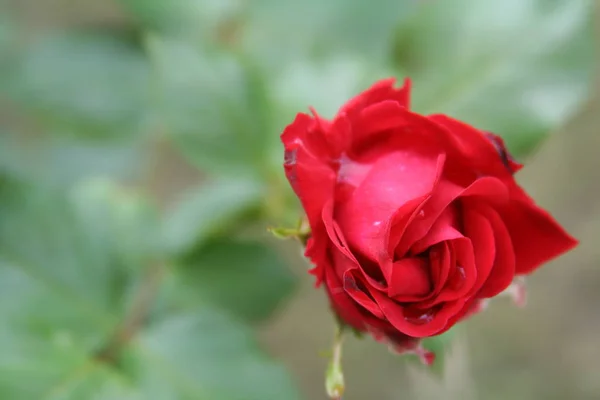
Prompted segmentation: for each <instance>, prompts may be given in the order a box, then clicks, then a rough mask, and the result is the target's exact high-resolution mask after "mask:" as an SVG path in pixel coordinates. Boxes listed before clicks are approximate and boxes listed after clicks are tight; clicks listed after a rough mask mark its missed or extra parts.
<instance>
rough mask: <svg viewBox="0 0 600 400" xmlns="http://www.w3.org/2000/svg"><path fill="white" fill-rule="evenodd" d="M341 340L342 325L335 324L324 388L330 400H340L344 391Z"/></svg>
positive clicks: (342, 337)
mask: <svg viewBox="0 0 600 400" xmlns="http://www.w3.org/2000/svg"><path fill="white" fill-rule="evenodd" d="M343 339H344V325H342V324H341V323H337V324H336V328H335V334H334V337H333V348H332V354H331V360H330V361H329V366H328V367H327V374H326V377H325V388H326V390H327V395H328V396H329V397H330V398H331V399H332V400H342V395H343V394H344V389H345V383H344V373H343V371H342V345H343Z"/></svg>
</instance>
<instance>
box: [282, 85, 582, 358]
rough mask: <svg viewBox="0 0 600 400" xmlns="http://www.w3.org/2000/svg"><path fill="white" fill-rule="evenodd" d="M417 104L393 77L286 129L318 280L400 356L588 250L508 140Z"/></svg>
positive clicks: (351, 317) (341, 311)
mask: <svg viewBox="0 0 600 400" xmlns="http://www.w3.org/2000/svg"><path fill="white" fill-rule="evenodd" d="M409 98H410V81H408V80H406V81H405V82H404V85H403V87H401V88H399V89H397V88H395V87H394V79H388V80H383V81H380V82H377V83H376V84H375V85H373V86H372V87H371V88H370V89H368V90H366V91H365V92H363V93H361V94H359V95H358V96H356V97H355V98H353V99H351V100H350V101H348V102H347V103H346V104H345V105H344V106H343V107H342V108H341V109H340V110H339V111H338V113H337V115H336V116H335V117H334V118H333V120H331V121H330V120H326V119H324V118H321V117H320V116H318V115H317V114H316V112H313V113H312V116H311V115H307V114H298V115H297V117H296V119H295V120H294V121H293V122H292V123H291V124H290V125H289V126H287V127H286V128H285V130H284V132H283V134H282V135H281V140H282V141H283V144H284V146H285V162H284V167H285V172H286V176H287V179H288V180H289V182H290V184H291V186H292V188H293V190H294V191H295V193H296V195H297V196H298V198H299V199H300V201H301V203H302V206H303V208H304V210H305V212H306V217H307V219H308V222H309V224H310V228H311V234H310V237H309V239H308V242H307V246H306V256H307V257H309V258H310V260H311V261H312V263H313V264H314V268H313V269H311V271H310V272H311V273H312V274H313V275H315V277H316V280H317V286H319V285H323V286H324V287H325V289H326V291H327V294H328V297H329V300H330V302H331V306H332V308H333V310H334V311H335V313H336V314H337V315H338V317H339V318H340V319H341V320H342V321H344V323H346V324H348V325H350V326H352V327H353V328H354V329H356V330H358V331H363V332H369V333H371V334H372V335H373V336H374V337H375V338H376V339H377V340H384V341H386V342H387V343H389V344H390V345H391V346H393V347H394V348H395V349H396V350H398V351H416V349H418V348H419V347H418V343H419V340H420V339H421V338H425V337H430V336H435V335H439V334H441V333H443V332H445V331H447V330H448V329H449V328H451V327H452V326H453V325H454V324H456V323H457V322H459V321H460V320H462V319H464V318H465V317H467V316H469V315H470V314H471V313H472V312H473V311H476V310H478V309H480V308H481V305H482V303H483V302H484V301H485V300H486V299H489V298H491V297H494V296H496V295H498V294H500V293H502V292H503V291H505V290H506V289H507V288H508V287H509V286H510V285H511V283H512V282H513V281H514V280H515V279H516V278H519V277H520V276H522V275H527V274H529V273H531V272H532V271H534V270H535V269H536V268H538V267H539V266H540V265H542V264H543V263H545V262H546V261H548V260H550V259H552V258H554V257H556V256H558V255H560V254H562V253H564V252H566V251H567V250H569V249H571V248H573V247H574V246H575V245H576V244H577V242H576V240H575V239H573V238H572V237H571V236H569V234H567V233H566V232H565V230H564V229H563V228H562V227H561V226H560V225H559V224H558V223H557V222H556V221H555V220H554V219H553V218H552V216H551V215H550V214H548V213H547V212H546V211H544V210H543V209H541V208H540V207H538V206H537V205H536V204H535V202H534V201H533V200H532V199H531V198H530V197H529V196H528V195H527V193H525V191H524V190H523V189H522V188H521V187H520V186H519V185H518V184H517V182H516V181H515V179H514V177H513V175H514V173H515V172H517V171H518V170H519V169H520V168H521V167H522V166H521V165H520V164H518V163H517V162H515V161H514V160H513V159H512V158H511V156H510V155H509V154H508V152H507V150H506V149H505V147H504V143H503V141H502V139H501V138H500V137H498V136H496V135H494V134H492V133H489V132H485V131H482V130H479V129H477V128H475V127H473V126H470V125H468V124H467V123H464V122H461V121H458V120H456V119H453V118H450V117H448V116H445V115H428V116H423V115H419V114H416V113H414V112H412V111H410V109H409Z"/></svg>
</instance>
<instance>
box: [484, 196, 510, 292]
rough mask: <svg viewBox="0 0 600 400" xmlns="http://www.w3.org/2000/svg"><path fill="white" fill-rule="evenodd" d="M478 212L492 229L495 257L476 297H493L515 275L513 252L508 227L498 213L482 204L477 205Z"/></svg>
mask: <svg viewBox="0 0 600 400" xmlns="http://www.w3.org/2000/svg"><path fill="white" fill-rule="evenodd" d="M479 212H480V213H481V214H482V215H484V216H485V217H486V218H487V219H488V221H489V222H490V225H491V227H492V230H493V231H494V241H495V247H496V252H495V254H496V257H495V259H494V266H493V267H492V270H491V272H490V274H489V276H488V277H487V279H486V280H485V283H484V284H483V286H482V288H481V289H480V290H479V292H478V293H477V297H494V296H496V295H497V294H499V293H501V292H502V291H503V290H504V289H506V288H507V287H508V285H510V284H511V282H512V281H513V278H514V276H515V252H514V249H513V244H512V240H511V236H510V234H509V232H508V229H507V228H506V225H505V224H504V221H503V220H502V218H500V216H499V215H498V213H497V212H496V211H495V210H494V209H492V208H491V207H489V206H487V205H484V204H481V205H479Z"/></svg>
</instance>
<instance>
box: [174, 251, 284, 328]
mask: <svg viewBox="0 0 600 400" xmlns="http://www.w3.org/2000/svg"><path fill="white" fill-rule="evenodd" d="M182 264H183V265H181V266H180V268H179V270H178V273H179V274H178V277H177V279H178V280H179V284H178V285H177V286H176V288H177V290H178V296H179V297H180V303H181V304H182V305H183V306H184V307H190V306H191V307H196V305H197V304H202V303H210V304H214V305H216V306H218V307H221V308H223V309H226V310H228V311H230V312H231V313H233V314H234V315H236V316H237V317H240V318H242V319H244V320H247V321H251V322H256V321H261V320H264V319H266V318H268V317H269V316H270V315H271V314H272V313H273V311H274V310H275V309H276V308H277V307H278V306H279V305H280V304H281V303H282V301H283V300H284V299H285V298H286V297H287V296H288V295H289V294H290V292H291V291H292V289H293V288H294V286H295V285H294V284H295V279H294V276H293V275H292V274H291V272H290V271H289V270H288V268H287V266H286V263H285V262H284V261H283V260H282V258H281V257H280V256H279V255H278V254H277V252H276V251H274V250H273V249H272V248H271V247H269V246H267V245H265V244H263V243H260V242H245V241H238V240H231V239H220V240H216V241H212V242H209V243H207V244H206V246H204V247H203V248H201V249H200V250H199V251H197V252H196V254H193V255H191V256H190V257H188V258H186V259H185V260H184V261H183V262H182Z"/></svg>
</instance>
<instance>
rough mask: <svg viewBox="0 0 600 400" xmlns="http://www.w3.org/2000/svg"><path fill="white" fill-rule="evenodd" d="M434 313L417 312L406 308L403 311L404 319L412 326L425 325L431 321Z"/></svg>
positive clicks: (430, 310)
mask: <svg viewBox="0 0 600 400" xmlns="http://www.w3.org/2000/svg"><path fill="white" fill-rule="evenodd" d="M434 315H435V312H434V310H433V309H429V310H418V309H410V308H406V309H405V310H404V319H405V320H406V321H407V322H410V323H411V324H414V325H425V324H427V323H429V322H431V321H432V320H433V317H434Z"/></svg>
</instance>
